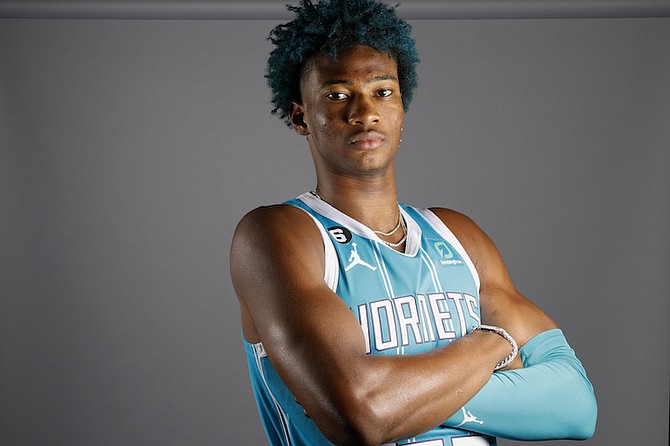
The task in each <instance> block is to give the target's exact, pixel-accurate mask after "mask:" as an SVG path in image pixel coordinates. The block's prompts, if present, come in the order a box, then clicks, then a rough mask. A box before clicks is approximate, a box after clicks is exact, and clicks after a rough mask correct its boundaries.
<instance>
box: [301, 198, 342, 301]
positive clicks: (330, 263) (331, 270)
mask: <svg viewBox="0 0 670 446" xmlns="http://www.w3.org/2000/svg"><path fill="white" fill-rule="evenodd" d="M296 207H297V208H298V209H301V210H302V211H303V212H305V214H307V215H309V216H310V217H311V218H312V220H314V224H316V227H317V228H318V229H319V232H320V233H321V239H323V251H324V252H323V255H324V272H323V280H324V282H326V285H328V288H330V289H331V290H333V291H335V290H337V280H338V276H339V275H338V272H339V269H338V266H339V260H338V258H337V252H336V251H335V247H334V246H333V241H332V240H331V239H330V236H329V235H328V232H327V231H326V228H324V227H323V225H322V224H321V222H320V221H319V220H318V219H317V218H316V217H315V216H313V215H312V214H310V213H309V212H308V211H307V210H306V209H303V208H301V207H300V206H296Z"/></svg>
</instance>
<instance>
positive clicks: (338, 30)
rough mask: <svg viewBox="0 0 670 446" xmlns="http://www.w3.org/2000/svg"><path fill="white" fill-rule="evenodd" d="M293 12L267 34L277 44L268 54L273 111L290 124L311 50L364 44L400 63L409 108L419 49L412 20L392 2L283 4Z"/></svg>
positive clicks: (335, 52) (333, 0) (329, 51)
mask: <svg viewBox="0 0 670 446" xmlns="http://www.w3.org/2000/svg"><path fill="white" fill-rule="evenodd" d="M286 8H287V9H288V10H289V11H292V12H295V13H296V18H295V19H294V20H292V21H291V22H289V23H285V24H282V25H278V26H277V27H275V28H274V29H273V30H272V31H271V32H270V35H269V36H268V40H270V41H271V42H272V43H273V44H274V45H275V48H274V49H273V50H272V52H271V53H270V57H269V58H268V66H267V73H266V75H265V77H266V78H267V81H268V85H269V87H270V89H271V91H272V105H273V106H274V108H273V110H272V113H273V114H275V115H277V116H278V117H280V118H281V119H283V120H284V121H285V122H286V123H287V124H288V125H289V126H290V113H291V103H292V102H294V101H295V102H299V101H300V76H301V74H302V69H303V67H304V65H305V62H306V61H307V60H308V59H309V58H310V57H311V56H313V55H315V54H325V55H327V56H330V57H331V58H332V59H334V60H337V55H338V51H339V50H341V49H344V48H347V47H350V46H353V45H365V46H369V47H372V48H375V49H376V50H378V51H381V52H384V53H388V54H390V55H391V57H393V58H394V60H395V61H396V64H397V66H398V81H399V83H400V91H401V92H402V101H403V108H404V109H405V111H407V108H408V106H409V103H410V102H411V100H412V93H413V91H414V88H415V87H416V85H417V80H416V65H417V63H418V62H419V55H418V53H417V51H416V48H415V45H414V39H412V37H411V36H410V32H411V29H412V28H411V26H410V25H409V24H408V23H407V22H405V21H404V20H401V19H400V18H398V16H397V15H396V12H395V8H394V7H390V6H387V5H385V4H383V3H380V2H379V1H377V0H331V1H329V2H328V1H325V0H324V1H320V2H319V3H317V4H314V3H312V1H311V0H301V1H300V5H299V6H291V5H287V6H286Z"/></svg>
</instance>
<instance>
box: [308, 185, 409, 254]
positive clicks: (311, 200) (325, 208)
mask: <svg viewBox="0 0 670 446" xmlns="http://www.w3.org/2000/svg"><path fill="white" fill-rule="evenodd" d="M298 199H299V200H300V201H302V202H303V203H305V204H306V205H307V206H309V207H310V208H312V209H314V210H315V211H316V212H318V213H319V214H321V215H323V216H324V217H326V218H329V219H331V220H333V221H336V222H339V223H340V224H342V225H344V226H346V228H347V229H348V230H350V231H351V232H353V233H354V234H356V235H360V236H361V237H365V238H367V239H370V240H374V241H376V242H377V243H379V244H380V245H383V246H384V248H386V249H390V250H393V251H394V252H398V253H399V254H403V255H406V256H409V257H415V256H416V255H417V254H418V253H419V248H420V247H421V228H420V227H419V224H418V223H417V222H415V221H414V219H412V217H410V215H409V214H408V213H407V212H405V210H404V209H402V208H400V212H401V213H402V215H403V217H404V218H405V222H406V223H407V241H406V242H405V252H399V251H395V250H394V249H393V248H391V247H389V246H386V245H385V244H384V243H383V242H382V239H380V238H379V236H377V234H375V232H374V231H373V230H372V229H370V228H368V227H367V226H365V225H364V224H363V223H361V222H359V221H357V220H354V219H353V218H351V217H349V216H348V215H347V214H345V213H344V212H341V211H340V210H338V209H336V208H334V207H333V206H331V205H330V204H328V203H327V202H325V201H323V200H321V199H319V198H317V197H315V196H314V195H313V194H312V193H311V192H305V193H304V194H302V195H300V196H299V197H298ZM329 239H330V238H329ZM331 243H332V241H331Z"/></svg>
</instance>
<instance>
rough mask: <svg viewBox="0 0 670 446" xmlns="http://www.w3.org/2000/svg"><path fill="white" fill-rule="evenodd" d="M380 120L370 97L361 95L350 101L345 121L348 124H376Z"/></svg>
mask: <svg viewBox="0 0 670 446" xmlns="http://www.w3.org/2000/svg"><path fill="white" fill-rule="evenodd" d="M380 120H381V115H380V114H379V113H378V112H377V109H376V107H375V105H374V103H373V101H372V99H371V98H367V97H365V96H363V95H360V96H357V97H356V98H355V99H354V100H353V101H351V102H350V107H349V110H348V114H347V122H348V123H349V124H350V125H362V126H366V125H370V124H376V123H378V122H379V121H380Z"/></svg>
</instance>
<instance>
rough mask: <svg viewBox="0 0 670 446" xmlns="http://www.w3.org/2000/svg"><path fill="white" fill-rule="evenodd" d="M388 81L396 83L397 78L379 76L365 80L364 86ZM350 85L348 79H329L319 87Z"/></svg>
mask: <svg viewBox="0 0 670 446" xmlns="http://www.w3.org/2000/svg"><path fill="white" fill-rule="evenodd" d="M388 80H391V81H395V82H398V78H397V77H395V76H391V75H381V76H374V77H371V78H370V79H368V80H366V81H365V83H366V84H371V83H373V82H380V81H388ZM352 83H353V82H351V81H350V80H349V79H330V80H327V81H325V82H324V83H322V84H321V87H322V88H323V87H328V86H330V85H342V84H344V85H351V84H352Z"/></svg>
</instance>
